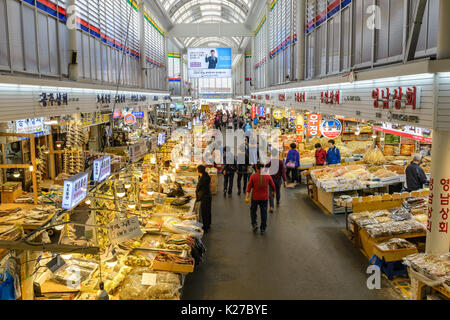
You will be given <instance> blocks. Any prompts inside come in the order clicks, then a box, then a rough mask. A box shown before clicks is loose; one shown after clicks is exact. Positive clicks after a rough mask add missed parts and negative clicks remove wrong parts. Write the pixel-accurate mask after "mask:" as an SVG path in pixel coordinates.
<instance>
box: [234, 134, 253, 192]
mask: <svg viewBox="0 0 450 320" xmlns="http://www.w3.org/2000/svg"><path fill="white" fill-rule="evenodd" d="M242 158H243V159H244V163H239V161H240V159H242ZM237 161H238V176H237V188H238V196H240V195H241V190H242V191H243V192H244V193H245V191H246V190H247V185H248V179H249V177H250V172H251V167H250V154H249V147H248V141H247V139H245V142H244V144H243V145H242V146H241V147H240V148H239V153H238V158H237ZM241 186H242V189H241Z"/></svg>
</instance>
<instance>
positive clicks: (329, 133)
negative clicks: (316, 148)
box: [320, 119, 342, 139]
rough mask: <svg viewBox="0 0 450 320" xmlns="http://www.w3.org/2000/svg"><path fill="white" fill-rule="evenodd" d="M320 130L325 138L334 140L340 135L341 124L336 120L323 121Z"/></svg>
mask: <svg viewBox="0 0 450 320" xmlns="http://www.w3.org/2000/svg"><path fill="white" fill-rule="evenodd" d="M320 130H321V131H322V134H323V136H324V137H325V138H328V139H336V138H337V137H339V136H340V135H341V133H342V124H341V122H340V121H339V120H338V119H333V120H331V121H323V122H322V125H321V126H320Z"/></svg>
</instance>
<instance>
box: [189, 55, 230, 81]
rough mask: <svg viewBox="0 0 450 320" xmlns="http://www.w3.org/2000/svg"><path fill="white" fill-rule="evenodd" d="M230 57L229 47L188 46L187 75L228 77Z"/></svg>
mask: <svg viewBox="0 0 450 320" xmlns="http://www.w3.org/2000/svg"><path fill="white" fill-rule="evenodd" d="M231 58H232V57H231V48H188V76H189V78H229V77H231V62H232V60H231Z"/></svg>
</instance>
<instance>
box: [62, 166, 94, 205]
mask: <svg viewBox="0 0 450 320" xmlns="http://www.w3.org/2000/svg"><path fill="white" fill-rule="evenodd" d="M88 179H89V175H88V174H87V173H86V172H81V173H79V174H76V175H74V176H73V177H71V178H69V179H67V180H65V181H64V191H63V199H62V208H63V209H67V210H70V209H73V208H75V207H76V206H77V205H78V204H79V203H80V202H81V201H83V200H84V199H85V198H86V195H87V183H88Z"/></svg>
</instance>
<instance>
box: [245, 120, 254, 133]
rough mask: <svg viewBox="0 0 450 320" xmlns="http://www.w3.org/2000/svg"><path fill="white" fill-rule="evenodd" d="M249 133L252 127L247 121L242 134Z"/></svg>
mask: <svg viewBox="0 0 450 320" xmlns="http://www.w3.org/2000/svg"><path fill="white" fill-rule="evenodd" d="M250 131H252V125H251V123H250V120H249V121H247V123H246V124H245V126H244V132H250Z"/></svg>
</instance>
